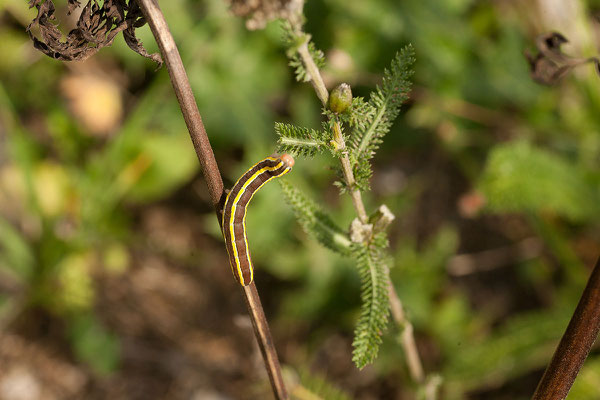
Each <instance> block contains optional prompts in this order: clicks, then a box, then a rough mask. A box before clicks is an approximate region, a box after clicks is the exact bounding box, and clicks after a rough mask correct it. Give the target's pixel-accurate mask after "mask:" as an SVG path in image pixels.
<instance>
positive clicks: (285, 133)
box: [275, 122, 328, 157]
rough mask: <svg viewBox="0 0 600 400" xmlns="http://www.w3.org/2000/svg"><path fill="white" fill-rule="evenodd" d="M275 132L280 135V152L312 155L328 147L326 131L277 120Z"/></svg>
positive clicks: (278, 149)
mask: <svg viewBox="0 0 600 400" xmlns="http://www.w3.org/2000/svg"><path fill="white" fill-rule="evenodd" d="M275 132H277V135H279V139H278V140H277V143H278V144H279V147H278V148H277V151H278V152H279V153H290V154H292V155H294V156H303V157H312V156H314V155H315V154H316V153H318V152H320V151H322V150H323V149H325V148H327V147H328V145H327V142H326V133H325V132H322V131H316V130H314V129H309V128H302V127H299V126H295V125H290V124H284V123H281V122H276V123H275Z"/></svg>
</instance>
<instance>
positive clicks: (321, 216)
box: [279, 179, 351, 255]
mask: <svg viewBox="0 0 600 400" xmlns="http://www.w3.org/2000/svg"><path fill="white" fill-rule="evenodd" d="M279 184H280V185H281V188H282V189H283V194H284V196H285V198H286V200H287V202H288V203H289V204H290V205H291V206H292V208H293V209H294V212H295V214H296V218H298V221H299V222H300V225H302V227H303V228H304V230H305V231H306V233H307V234H309V235H311V236H313V237H314V238H315V239H317V241H318V242H319V243H321V244H322V245H323V246H325V247H327V248H329V249H331V250H333V251H335V252H337V253H340V254H342V255H349V254H350V247H351V242H350V239H349V238H348V236H347V235H346V233H345V232H344V231H342V230H341V229H340V228H339V227H338V226H337V225H336V224H335V223H334V222H333V221H332V220H331V218H329V216H328V215H327V214H325V212H324V211H323V210H322V209H321V208H320V207H319V206H318V205H317V204H316V203H315V202H313V201H312V200H311V199H309V198H308V197H306V196H305V195H304V194H303V193H301V192H300V191H299V190H298V189H296V188H295V187H293V186H292V185H291V184H290V183H289V182H287V181H286V180H285V179H280V180H279Z"/></svg>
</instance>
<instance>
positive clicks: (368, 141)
mask: <svg viewBox="0 0 600 400" xmlns="http://www.w3.org/2000/svg"><path fill="white" fill-rule="evenodd" d="M414 62H415V58H414V50H413V47H412V46H411V45H408V46H406V47H405V48H404V49H402V50H401V51H400V52H398V53H396V57H395V58H394V60H392V64H391V66H390V69H386V70H385V71H384V76H383V82H382V84H381V86H377V89H376V90H375V91H374V92H372V93H371V98H370V99H369V102H368V103H366V104H365V103H364V101H361V100H357V101H356V103H355V104H354V103H353V112H355V113H356V115H355V116H354V117H352V118H351V121H353V122H354V126H355V128H354V129H353V131H352V133H351V135H350V141H349V147H350V150H351V151H350V156H351V159H352V162H353V165H354V174H355V179H356V182H357V185H358V186H359V188H361V189H366V188H367V187H368V181H369V179H370V177H371V165H370V163H369V160H370V159H371V158H372V157H373V155H374V154H375V151H377V149H378V148H379V145H380V144H381V142H382V140H383V137H384V136H385V134H386V133H387V132H389V130H390V128H391V126H392V124H393V122H394V119H396V117H397V116H398V113H399V112H400V107H401V105H402V103H403V102H404V101H405V100H406V99H407V98H408V93H409V91H410V87H411V82H410V80H409V78H410V77H411V76H412V74H413V70H412V65H413V64H414Z"/></svg>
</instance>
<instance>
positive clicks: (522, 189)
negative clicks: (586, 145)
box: [479, 142, 600, 221]
mask: <svg viewBox="0 0 600 400" xmlns="http://www.w3.org/2000/svg"><path fill="white" fill-rule="evenodd" d="M591 188H592V185H591V184H590V183H588V182H587V181H586V178H585V176H584V174H583V173H582V172H581V170H579V169H578V168H577V167H576V166H575V165H573V164H570V163H569V162H567V161H565V159H564V158H563V157H560V156H558V155H556V154H553V153H550V152H548V151H546V150H541V149H537V148H534V147H532V146H531V145H529V144H528V143H526V142H513V143H507V144H504V145H500V146H497V147H496V148H495V149H494V150H493V151H492V152H491V153H490V155H489V157H488V161H487V165H486V167H485V170H484V172H483V175H482V177H481V180H480V182H479V189H480V190H481V191H482V192H483V193H484V194H485V196H486V199H487V201H488V205H489V207H490V208H491V209H492V210H494V211H499V212H515V211H529V212H535V213H538V212H543V211H550V212H552V213H556V214H558V215H562V216H565V217H567V218H569V219H571V220H574V221H581V220H584V219H586V218H591V217H597V216H598V215H599V214H600V207H598V196H597V194H596V193H595V192H594V191H593V190H592V189H591Z"/></svg>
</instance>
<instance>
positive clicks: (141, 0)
mask: <svg viewBox="0 0 600 400" xmlns="http://www.w3.org/2000/svg"><path fill="white" fill-rule="evenodd" d="M137 2H138V5H139V6H140V9H141V10H142V12H143V13H144V17H145V18H146V21H147V22H148V25H150V29H151V30H152V34H153V35H154V38H155V39H156V42H157V43H158V46H159V48H160V52H161V54H162V57H163V60H164V61H165V64H166V66H167V70H168V72H169V77H170V78H171V83H172V84H173V89H174V91H175V95H176V96H177V101H178V102H179V106H180V108H181V112H182V113H183V118H184V120H185V123H186V125H187V128H188V131H189V133H190V137H191V139H192V143H193V145H194V149H195V150H196V155H197V156H198V160H199V161H200V165H201V167H202V173H203V175H204V178H205V180H206V183H207V185H208V192H209V194H210V198H211V200H212V203H213V206H214V208H215V211H216V213H217V218H218V220H219V224H221V218H219V217H220V213H221V209H222V201H223V198H224V190H223V179H222V178H221V174H220V172H219V167H218V165H217V161H216V160H215V156H214V153H213V151H212V147H211V146H210V142H209V140H208V136H207V135H206V130H205V129H204V124H203V123H202V118H201V116H200V112H199V111H198V106H197V105H196V100H195V99H194V94H193V93H192V88H191V86H190V82H189V80H188V77H187V74H186V72H185V68H184V66H183V62H182V60H181V56H180V55H179V50H178V49H177V45H176V44H175V41H174V40H173V36H172V35H171V32H170V31H169V28H168V26H167V22H166V20H165V17H164V15H163V13H162V11H161V10H160V7H159V6H158V2H157V1H156V0H137ZM227 269H229V268H227ZM243 293H244V296H245V299H246V305H247V307H248V313H249V314H250V319H251V320H252V326H253V328H254V335H255V336H256V340H257V341H258V344H259V347H260V350H261V353H262V356H263V359H264V362H265V366H266V368H267V372H268V375H269V380H270V382H271V387H272V389H273V393H274V394H275V398H277V399H287V398H288V395H287V391H286V389H285V386H284V383H283V378H282V376H281V367H280V365H279V359H278V358H277V352H276V350H275V346H274V345H273V339H272V337H271V332H270V330H269V324H268V323H267V319H266V317H265V314H264V310H263V308H262V304H261V302H260V297H259V295H258V292H257V290H256V286H255V285H254V282H252V283H251V284H250V285H248V286H245V287H244V289H243Z"/></svg>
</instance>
